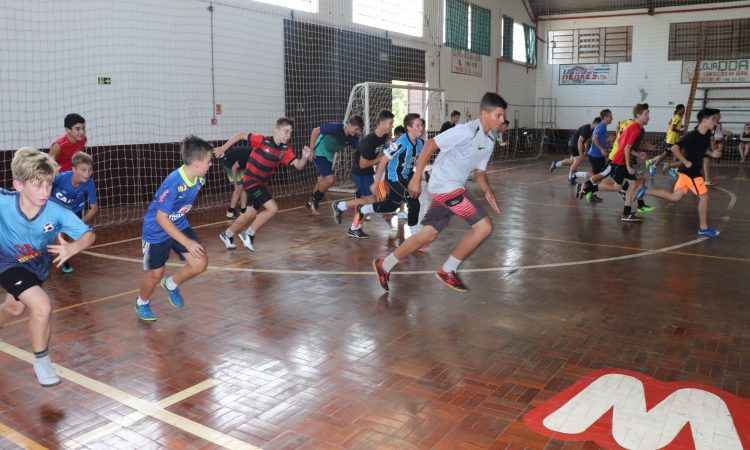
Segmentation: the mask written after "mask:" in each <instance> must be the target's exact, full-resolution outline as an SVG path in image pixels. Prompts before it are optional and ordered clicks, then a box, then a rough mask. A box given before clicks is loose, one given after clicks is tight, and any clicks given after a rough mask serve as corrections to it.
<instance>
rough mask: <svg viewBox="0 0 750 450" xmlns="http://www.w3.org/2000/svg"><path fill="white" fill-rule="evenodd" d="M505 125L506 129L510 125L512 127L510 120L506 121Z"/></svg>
mask: <svg viewBox="0 0 750 450" xmlns="http://www.w3.org/2000/svg"><path fill="white" fill-rule="evenodd" d="M503 125H505V126H506V127H507V126H508V125H510V120H508V119H505V122H503Z"/></svg>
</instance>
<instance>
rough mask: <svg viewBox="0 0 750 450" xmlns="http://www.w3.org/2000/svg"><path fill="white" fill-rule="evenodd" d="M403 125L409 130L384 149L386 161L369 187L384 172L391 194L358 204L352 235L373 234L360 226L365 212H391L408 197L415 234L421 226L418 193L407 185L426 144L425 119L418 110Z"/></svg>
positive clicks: (364, 236)
mask: <svg viewBox="0 0 750 450" xmlns="http://www.w3.org/2000/svg"><path fill="white" fill-rule="evenodd" d="M404 126H405V127H406V134H403V135H401V137H400V138H398V139H396V140H395V141H394V142H393V143H392V144H391V146H390V147H389V148H388V149H386V150H384V151H383V157H382V158H383V161H382V162H381V163H380V164H378V170H377V171H376V172H375V182H374V183H373V184H372V186H371V187H370V190H371V191H375V190H376V189H377V186H378V182H379V181H380V179H381V178H382V177H383V174H384V173H385V174H386V183H387V184H388V187H389V191H388V195H387V196H386V198H385V199H384V200H382V201H379V202H377V203H372V204H369V205H364V206H360V207H358V208H357V213H356V214H355V217H354V225H353V226H352V228H351V229H350V230H349V233H348V235H349V237H353V238H358V239H367V238H369V237H370V236H369V235H368V234H366V233H365V232H363V231H362V229H361V224H362V221H363V220H364V216H365V214H372V213H392V212H394V211H396V210H397V209H398V208H399V206H401V202H402V201H405V202H406V205H407V207H408V208H409V213H408V224H409V227H410V229H411V232H412V234H414V233H416V232H417V228H419V225H418V223H419V197H418V196H417V197H412V196H410V195H409V192H408V186H409V180H411V178H412V175H414V167H415V165H416V161H417V157H418V156H419V153H420V152H421V151H422V147H423V146H424V141H423V140H422V138H421V137H420V136H422V135H423V134H424V120H422V118H421V117H420V116H419V114H416V113H411V114H407V115H406V117H404Z"/></svg>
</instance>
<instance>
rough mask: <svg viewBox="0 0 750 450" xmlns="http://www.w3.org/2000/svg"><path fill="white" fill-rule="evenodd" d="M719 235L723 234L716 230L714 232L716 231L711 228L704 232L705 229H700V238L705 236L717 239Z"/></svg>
mask: <svg viewBox="0 0 750 450" xmlns="http://www.w3.org/2000/svg"><path fill="white" fill-rule="evenodd" d="M719 234H721V233H720V232H718V231H716V230H714V229H713V228H711V227H708V228H706V229H705V230H703V229H700V228H699V229H698V235H699V236H705V237H716V236H718V235H719Z"/></svg>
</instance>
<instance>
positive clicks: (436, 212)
mask: <svg viewBox="0 0 750 450" xmlns="http://www.w3.org/2000/svg"><path fill="white" fill-rule="evenodd" d="M453 216H458V217H460V218H462V219H464V220H465V221H466V222H467V223H468V224H469V225H474V224H475V223H477V222H479V221H480V220H482V219H484V218H485V217H487V211H485V209H484V208H483V207H482V205H480V204H478V203H477V202H476V200H474V199H473V198H471V194H469V193H468V192H467V191H466V189H456V190H455V191H452V192H448V193H445V194H432V203H430V209H428V210H427V214H425V216H424V218H423V219H422V225H429V226H431V227H432V228H434V229H436V230H437V231H438V232H440V231H442V230H443V228H445V226H446V225H448V222H450V220H451V217H453Z"/></svg>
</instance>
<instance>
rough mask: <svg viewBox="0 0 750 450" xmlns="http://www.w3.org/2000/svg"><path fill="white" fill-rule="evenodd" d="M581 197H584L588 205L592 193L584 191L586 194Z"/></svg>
mask: <svg viewBox="0 0 750 450" xmlns="http://www.w3.org/2000/svg"><path fill="white" fill-rule="evenodd" d="M583 197H584V198H585V199H586V204H587V205H590V204H591V201H592V200H593V199H594V193H593V192H591V191H589V192H586V195H584V196H583Z"/></svg>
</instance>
